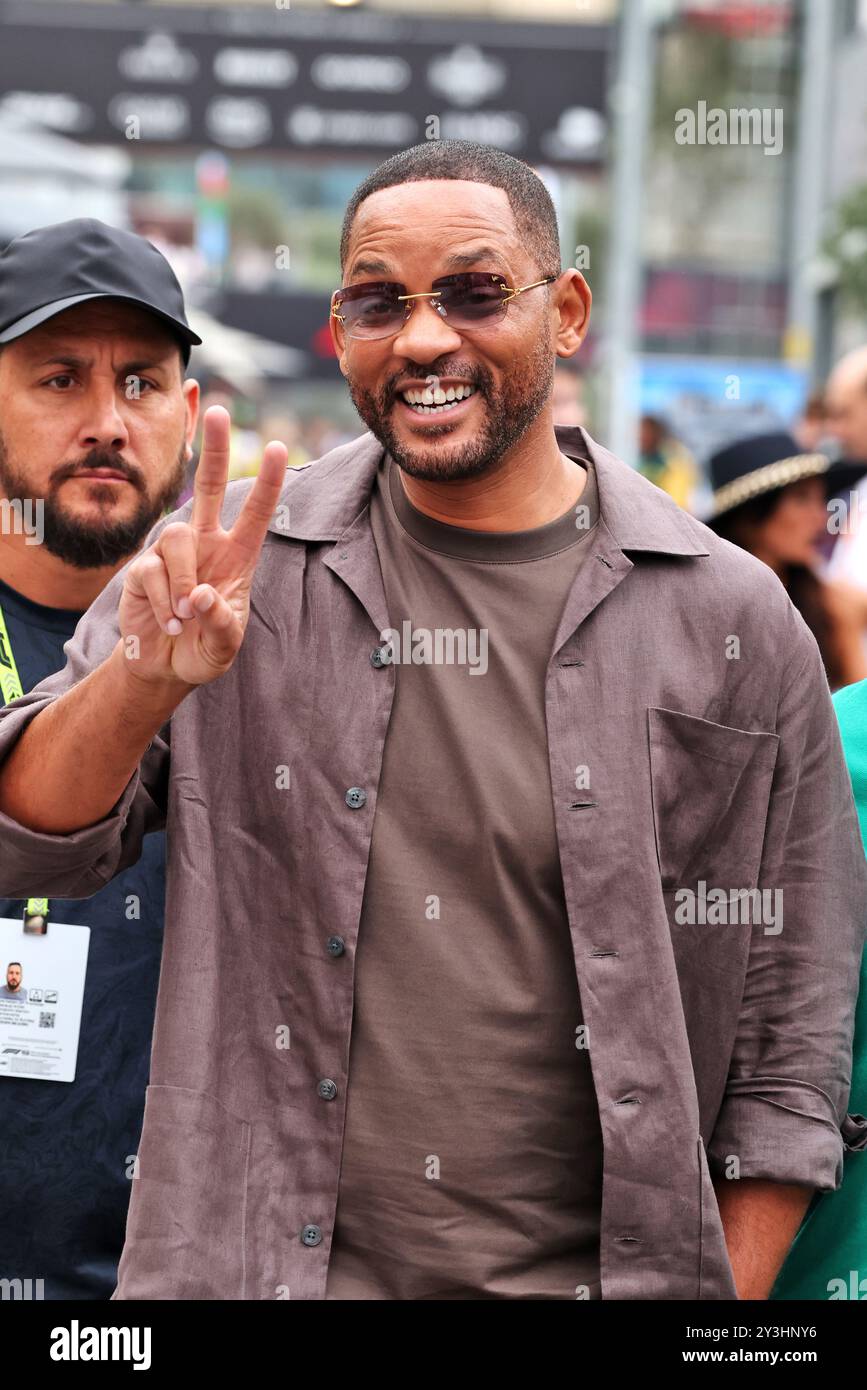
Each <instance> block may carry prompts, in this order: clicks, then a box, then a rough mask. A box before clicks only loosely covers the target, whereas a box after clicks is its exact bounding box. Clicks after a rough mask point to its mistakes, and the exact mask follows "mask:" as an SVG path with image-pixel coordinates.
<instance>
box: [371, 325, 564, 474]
mask: <svg viewBox="0 0 867 1390" xmlns="http://www.w3.org/2000/svg"><path fill="white" fill-rule="evenodd" d="M431 376H438V377H442V378H448V379H449V380H452V381H468V382H470V383H471V385H473V386H475V387H476V391H477V392H478V394H479V395H480V396H481V397H482V400H483V402H484V404H485V407H486V411H485V423H484V425H483V427H482V429H481V431H480V433H479V435H478V437H477V438H476V439H474V440H473V441H472V442H471V443H468V444H460V445H456V446H455V447H454V448H452V449H447V448H442V449H437V450H436V452H435V453H434V452H432V451H429V450H428V449H427V448H425V449H423V450H419V451H418V452H416V451H414V450H413V449H411V448H406V447H405V446H404V445H403V444H402V443H401V442H400V441H399V440H398V438H397V435H396V433H395V431H394V429H393V427H392V423H391V409H392V406H393V405H394V402H395V400H396V399H398V395H399V393H397V392H396V391H395V387H396V386H397V384H398V382H400V381H406V380H407V379H408V378H411V377H415V378H417V379H418V378H420V379H422V380H424V379H426V378H428V377H431ZM347 380H348V385H349V392H350V395H351V396H352V401H353V404H354V405H355V409H356V410H357V411H358V413H359V415H360V416H361V418H362V420H363V421H364V423H365V425H366V426H367V428H368V429H369V430H370V431H371V433H372V434H374V435H375V436H376V438H377V439H378V440H379V442H380V444H382V446H383V448H385V449H386V450H387V451H388V453H389V454H390V455H391V457H392V458H393V459H394V461H395V463H397V464H399V466H400V467H401V468H402V469H403V470H404V472H405V473H409V474H410V476H411V477H413V478H421V479H423V480H424V481H425V482H452V481H455V480H457V479H458V478H476V477H479V476H481V475H482V474H484V473H487V472H488V471H489V470H490V469H492V468H494V467H495V466H496V465H497V463H499V461H500V459H501V458H503V456H504V455H505V454H507V453H508V451H509V450H510V449H511V448H513V446H514V445H515V444H517V442H518V440H519V439H520V438H521V437H522V435H523V434H524V433H525V432H526V431H527V429H529V427H530V425H531V424H532V423H533V421H534V420H535V419H536V417H537V415H538V414H539V412H540V410H541V409H542V407H543V406H544V405H545V403H546V401H547V400H548V398H549V396H550V394H551V389H552V386H553V382H554V358H553V356H552V354H551V349H550V347H549V346H548V344H547V343H545V342H543V341H540V343H539V344H538V347H537V348H536V351H535V352H534V354H533V356H532V357H531V358H530V359H529V361H526V362H523V363H521V365H520V366H515V367H512V369H511V370H509V371H506V372H505V373H504V374H503V378H502V383H501V385H500V388H499V390H497V389H496V388H495V386H494V379H493V376H492V375H491V373H490V371H489V370H488V369H487V367H484V366H482V365H481V364H480V363H475V364H469V363H464V364H461V362H460V361H455V362H454V363H450V362H449V361H448V360H447V359H445V358H443V359H438V360H437V361H436V362H433V363H430V364H428V365H427V366H422V365H421V364H419V363H417V362H415V363H413V362H407V363H406V365H405V366H404V367H403V368H402V369H401V371H399V372H396V373H395V375H394V376H393V377H391V379H390V380H389V381H387V382H386V383H385V384H384V385H383V387H382V389H381V390H380V391H379V392H378V393H377V394H376V395H374V393H373V392H371V391H366V390H364V389H363V388H362V387H360V386H359V385H358V384H357V383H356V382H354V381H353V380H352V378H351V377H349V378H347ZM449 433H451V429H450V427H449V425H448V424H447V423H446V422H444V423H443V424H442V425H441V426H437V425H434V426H433V427H432V428H430V432H429V433H428V435H427V438H428V439H430V440H435V439H437V438H442V437H445V436H446V435H448V434H449Z"/></svg>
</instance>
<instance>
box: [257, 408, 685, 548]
mask: <svg viewBox="0 0 867 1390" xmlns="http://www.w3.org/2000/svg"><path fill="white" fill-rule="evenodd" d="M556 435H557V443H558V445H559V447H560V448H561V449H562V450H563V452H564V453H565V454H568V453H569V451H570V449H574V450H580V449H581V448H582V446H583V448H584V449H586V450H587V452H588V453H589V455H590V457H591V458H592V460H593V463H594V464H595V466H596V483H597V488H598V494H599V514H600V517H601V519H602V521H603V522H604V523H605V525H606V526H607V528H608V530H609V532H610V533H611V535H612V536H613V538H614V540H615V542H616V544H617V545H618V546H619V547H620V548H621V550H639V551H656V552H658V553H660V554H664V555H709V554H710V551H709V550H708V548H707V546H706V544H705V542H704V534H706V528H705V527H704V526H702V524H701V522H699V521H697V520H696V519H695V518H694V517H691V516H690V515H689V514H688V513H687V512H684V511H683V510H682V509H681V508H680V507H678V506H677V504H676V503H675V502H674V501H673V499H672V498H671V497H669V496H668V494H667V493H665V492H663V491H662V490H661V489H660V488H658V487H656V485H655V484H654V483H651V482H649V481H648V479H647V478H643V477H642V476H641V474H640V473H637V472H636V471H635V469H633V468H630V467H629V466H628V465H627V464H625V463H623V462H622V461H621V460H620V459H618V458H615V457H614V455H613V454H610V453H609V452H608V450H607V449H603V448H602V445H601V444H597V443H596V441H595V440H594V439H592V438H591V437H590V435H589V434H588V433H587V431H586V430H584V429H582V428H580V426H576V427H575V428H566V427H564V426H560V425H558V426H557V427H556ZM383 452H384V451H383V447H382V445H381V444H380V442H379V440H378V439H376V438H375V436H374V435H372V434H370V433H367V434H363V435H362V436H361V437H360V438H359V439H353V440H351V441H350V442H349V443H348V444H341V445H340V446H339V447H338V448H336V449H332V450H331V451H330V453H327V454H324V455H323V457H322V458H321V459H317V460H316V461H315V462H312V463H306V464H303V465H302V466H301V467H300V468H293V469H290V470H289V476H287V479H286V482H285V483H284V485H283V490H282V492H281V493H280V499H279V502H278V505H277V507H276V508H275V512H274V515H273V517H272V518H271V521H270V522H269V524H268V530H269V531H273V532H274V533H275V534H276V535H278V536H288V537H290V538H291V539H294V540H301V541H336V540H339V539H340V537H341V536H342V534H343V533H344V531H346V530H347V528H348V527H349V526H351V525H352V523H353V522H354V521H355V520H356V518H357V517H358V516H359V514H360V513H361V512H362V511H364V509H365V507H367V506H368V505H369V502H370V495H371V492H372V491H373V487H374V484H375V481H376V472H377V469H378V467H379V464H380V462H381V460H382V457H383Z"/></svg>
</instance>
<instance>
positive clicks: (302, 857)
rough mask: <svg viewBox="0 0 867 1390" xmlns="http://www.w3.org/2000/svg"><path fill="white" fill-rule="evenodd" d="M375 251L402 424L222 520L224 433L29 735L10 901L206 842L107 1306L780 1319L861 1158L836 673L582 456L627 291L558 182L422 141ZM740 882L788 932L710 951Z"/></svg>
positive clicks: (676, 521) (5, 781)
mask: <svg viewBox="0 0 867 1390" xmlns="http://www.w3.org/2000/svg"><path fill="white" fill-rule="evenodd" d="M341 258H342V269H343V275H342V280H343V283H342V286H341V288H340V289H339V290H338V291H336V292H335V294H334V297H333V301H332V321H333V332H334V336H335V341H336V344H337V348H338V352H339V360H340V367H341V371H342V372H343V374H344V375H345V377H346V379H347V382H348V384H349V388H350V391H351V392H352V396H353V399H354V401H355V403H356V405H357V407H358V410H359V412H360V413H361V415H362V418H363V419H364V421H365V423H366V424H367V425H368V427H369V432H368V433H367V434H365V435H364V436H363V437H362V438H361V439H359V440H357V441H354V442H352V443H350V444H347V445H343V446H341V447H340V448H338V449H336V450H334V451H333V452H331V453H330V454H327V455H326V456H325V457H324V458H322V459H320V460H318V461H317V462H315V463H313V464H309V465H305V466H304V467H302V468H300V469H297V470H292V471H290V472H289V473H288V474H286V473H285V464H286V453H285V449H282V448H281V447H280V446H277V445H273V444H272V445H270V446H268V448H267V449H266V450H265V454H264V458H263V463H262V468H261V471H260V474H259V476H258V478H256V479H255V480H254V481H252V482H250V481H242V482H238V483H235V484H231V485H229V486H227V477H228V460H227V445H228V427H229V420H228V416H227V415H226V413H225V412H224V411H222V410H219V409H215V410H213V411H209V412H208V413H207V416H206V420H205V448H204V450H203V453H202V458H201V461H200V463H199V468H198V471H197V475H196V484H195V495H194V498H193V500H192V502H191V503H190V504H188V505H186V506H184V507H183V508H181V509H180V510H179V511H178V512H177V513H175V514H174V515H173V516H172V517H170V518H167V519H165V520H163V521H161V522H159V523H158V524H157V525H156V527H155V528H154V529H153V531H152V532H151V534H150V537H149V544H148V547H147V548H146V550H145V551H144V553H143V554H142V555H140V556H138V557H136V558H135V559H134V560H132V561H131V562H130V564H129V565H127V566H126V567H125V568H124V570H122V571H121V572H119V573H118V574H117V575H116V576H115V577H114V578H113V579H112V580H111V582H110V583H109V585H108V586H107V588H106V589H105V591H104V592H103V593H102V594H101V595H100V597H99V598H98V599H97V600H96V602H95V603H94V604H93V606H92V607H91V609H90V611H89V612H88V614H87V615H86V617H85V618H84V620H83V621H82V623H81V624H80V625H79V628H78V630H77V632H76V635H75V638H74V639H73V641H72V642H71V643H70V644H69V645H68V647H67V657H68V662H67V667H66V670H65V671H64V672H63V673H62V674H61V675H59V676H57V677H54V678H52V679H50V680H48V681H43V682H42V683H41V685H40V686H39V687H38V688H37V689H36V690H35V691H34V692H32V694H31V695H29V696H26V697H24V699H23V700H20V701H18V702H17V704H16V705H14V706H11V707H10V708H8V709H7V710H6V711H5V712H0V759H2V760H3V761H2V763H0V837H2V849H3V853H2V857H0V887H3V886H6V888H7V891H9V890H11V889H12V888H13V887H14V889H15V891H18V892H25V893H26V892H31V891H35V889H36V887H37V884H39V885H43V886H44V888H45V890H46V891H66V892H77V893H81V894H88V893H92V892H94V891H95V890H96V889H98V888H100V887H101V886H102V885H103V884H104V883H106V882H107V881H108V880H110V879H111V878H112V877H113V875H115V874H117V873H118V872H119V871H121V870H122V869H123V868H125V867H126V866H127V865H129V864H130V863H131V862H133V861H134V860H135V858H136V856H137V855H138V853H139V852H140V847H141V843H142V836H143V834H144V833H145V832H146V831H148V830H150V829H154V828H158V827H161V826H162V825H164V824H166V823H167V824H168V838H169V900H170V901H171V902H172V904H173V908H174V910H173V912H172V913H171V915H170V918H169V920H167V923H166V941H165V967H164V969H163V972H162V979H161V988H160V998H159V1002H158V1008H157V1022H156V1028H155V1034H154V1048H153V1058H152V1073H151V1085H150V1087H149V1090H148V1099H147V1105H146V1112H145V1122H144V1130H143V1134H142V1142H141V1147H140V1152H139V1167H138V1177H137V1180H136V1182H135V1184H134V1193H133V1197H132V1203H131V1207H130V1218H129V1225H128V1229H127V1242H126V1246H125V1249H124V1255H123V1258H122V1260H121V1266H120V1270H119V1283H118V1290H117V1297H118V1298H122V1299H134V1298H161V1299H170V1298H246V1299H274V1298H278V1299H279V1298H291V1299H293V1300H297V1299H302V1300H303V1299H338V1300H342V1299H354V1298H357V1299H407V1300H428V1299H499V1298H506V1299H513V1298H514V1299H557V1300H571V1299H576V1298H578V1299H585V1298H589V1299H597V1298H605V1299H618V1298H628V1299H640V1298H650V1299H692V1298H700V1299H735V1298H737V1297H738V1296H740V1297H746V1298H765V1297H766V1296H767V1293H768V1291H769V1289H770V1286H771V1283H772V1281H773V1278H774V1275H775V1273H776V1271H777V1269H778V1268H779V1265H780V1263H781V1261H782V1258H783V1256H784V1254H785V1251H786V1249H787V1247H788V1245H789V1243H790V1241H791V1239H792V1237H793V1235H794V1233H795V1231H796V1229H797V1226H798V1223H799V1221H800V1219H801V1216H802V1214H803V1212H804V1210H805V1208H806V1205H807V1203H808V1201H809V1198H810V1194H811V1192H813V1191H815V1190H830V1189H833V1188H835V1186H837V1185H839V1182H840V1178H841V1174H842V1166H843V1152H844V1147H845V1146H849V1147H855V1146H858V1145H863V1143H864V1136H865V1133H867V1121H865V1120H864V1119H863V1118H862V1117H858V1116H850V1115H848V1114H847V1109H846V1102H847V1095H848V1087H849V1077H850V1069H851V1040H852V1021H853V1013H854V1003H855V996H856V993H857V987H858V967H859V962H860V955H861V949H862V944H863V934H864V920H865V909H867V870H865V863H864V859H863V856H862V855H861V852H860V843H859V838H858V831H857V825H856V819H855V812H854V807H853V803H852V794H851V788H850V785H849V780H848V776H847V773H846V768H845V765H844V763H843V759H842V755H841V752H840V746H839V738H838V735H837V731H836V724H835V721H834V718H833V712H832V708H831V704H830V698H829V693H828V687H827V683H826V681H825V678H824V674H823V671H822V666H821V661H820V658H819V655H818V651H817V648H816V644H815V642H814V641H813V639H812V637H811V635H810V633H809V631H808V630H807V628H806V627H805V625H804V623H803V622H802V621H801V619H800V618H799V616H798V614H797V612H796V611H795V610H794V609H793V608H792V605H791V604H790V603H789V601H788V599H787V597H786V595H785V592H784V591H783V589H782V587H781V586H780V585H779V583H778V581H777V580H776V579H775V578H774V576H773V575H772V574H771V572H770V571H769V570H768V569H767V568H766V567H765V566H763V565H761V564H760V563H759V562H757V561H754V560H753V559H752V558H751V557H750V556H748V555H746V554H744V553H743V552H740V551H736V550H734V549H733V548H732V547H730V546H728V545H726V544H725V543H724V542H722V541H720V540H719V539H717V537H716V536H714V535H713V533H712V532H710V531H708V530H707V529H706V528H705V527H703V526H702V525H701V524H700V523H698V522H697V521H695V520H694V519H693V518H691V517H689V516H688V515H687V514H686V513H684V512H682V511H681V510H680V509H679V508H678V507H677V506H676V505H675V504H674V502H673V501H672V500H671V499H670V498H669V497H667V496H666V495H665V494H664V493H662V492H660V491H659V490H658V489H657V488H655V487H654V486H653V485H652V484H651V483H649V482H647V481H646V480H645V479H643V478H641V477H639V476H638V475H637V474H635V473H634V472H633V471H632V470H631V469H629V468H628V467H627V466H626V465H625V464H623V463H621V462H620V461H618V460H617V459H615V458H613V457H612V456H611V455H610V454H609V453H607V452H606V450H605V449H602V448H600V447H599V446H598V445H597V444H596V443H594V441H593V440H592V439H591V438H590V436H589V435H588V434H587V433H586V432H585V431H584V430H583V429H580V428H573V429H565V430H563V429H557V428H556V426H555V423H554V420H553V418H552V406H551V389H552V374H553V369H554V363H555V360H556V359H557V358H568V357H570V356H572V355H573V354H575V353H576V352H577V351H578V349H579V348H580V345H581V342H582V340H583V337H584V335H585V333H586V331H587V323H588V314H589V309H590V293H589V290H588V288H587V286H586V284H585V283H584V280H583V278H582V276H581V275H580V274H579V273H578V271H577V270H574V269H568V270H565V271H564V270H561V267H560V260H559V250H558V238H557V227H556V222H555V217H554V210H553V207H552V205H551V201H550V198H549V197H548V194H547V192H546V191H545V188H544V186H543V185H542V183H541V182H540V181H539V179H538V178H537V177H536V176H535V175H534V174H533V172H532V171H531V170H530V169H529V168H528V167H527V166H526V165H524V164H522V163H521V162H520V161H518V160H515V159H513V158H511V157H510V156H508V155H505V154H502V153H500V152H498V151H496V150H491V149H488V148H485V147H481V146H477V145H474V144H468V143H463V142H441V143H431V144H428V145H423V146H418V147H416V148H414V149H411V150H408V151H406V152H405V153H402V154H399V155H396V156H395V157H394V158H392V159H390V160H388V161H387V162H386V163H385V164H384V165H382V166H381V167H380V168H379V169H377V170H376V171H375V172H374V173H373V174H372V175H371V177H370V178H369V179H368V180H367V181H366V182H365V183H364V184H362V186H361V187H360V188H359V190H358V191H357V192H356V194H355V195H354V197H353V198H352V200H351V202H350V205H349V208H348V209H347V213H346V219H345V224H344V231H343V241H342V253H341ZM395 634H400V638H401V645H400V648H399V649H398V646H397V643H396V640H395ZM407 650H409V655H410V659H409V660H407ZM482 650H484V654H485V661H484V669H483V670H482V668H481V664H480V663H479V662H478V661H476V660H474V659H473V658H474V657H475V656H478V654H479V653H481V652H482ZM206 687H207V688H206ZM73 789H74V797H73V796H71V795H70V793H71V792H72V791H73ZM708 885H710V886H711V887H712V889H713V890H714V893H715V894H718V893H723V894H724V895H726V902H728V894H729V893H730V892H732V893H735V894H736V895H738V896H737V897H736V899H735V902H736V904H737V903H741V905H742V901H743V899H742V895H745V897H746V901H747V903H753V902H754V901H757V902H758V903H759V905H761V902H762V901H763V900H764V893H765V892H767V891H768V890H775V889H776V890H779V891H780V892H781V893H782V905H783V911H784V923H783V924H782V929H780V921H779V920H778V914H775V920H774V922H773V923H771V924H770V929H767V927H768V924H767V923H765V922H763V920H762V918H761V913H760V912H759V914H758V915H757V916H756V917H754V918H751V917H750V916H749V915H748V914H746V913H744V912H743V911H741V913H740V915H739V913H738V909H737V906H735V908H734V910H733V914H731V915H723V916H720V914H719V913H717V914H716V916H715V917H714V918H713V921H711V914H710V913H707V914H706V915H703V916H702V919H701V925H698V926H697V925H694V924H690V919H689V918H684V917H683V915H682V914H681V912H680V910H679V906H678V905H679V903H680V902H681V901H682V899H683V895H684V894H686V896H687V898H689V897H690V896H692V897H693V898H695V896H696V895H697V894H702V893H704V890H705V889H706V887H707V886H708ZM709 896H710V895H709V894H706V895H705V897H704V898H703V901H706V900H707V898H708V897H709ZM713 901H716V899H713ZM774 901H775V902H777V901H779V900H778V899H774ZM691 921H692V923H694V922H695V916H694V915H693V917H692V919H691ZM263 923H264V924H265V929H264V930H263V928H262V924H263ZM603 1193H604V1201H603Z"/></svg>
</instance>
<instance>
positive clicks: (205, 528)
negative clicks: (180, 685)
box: [118, 406, 288, 685]
mask: <svg viewBox="0 0 867 1390" xmlns="http://www.w3.org/2000/svg"><path fill="white" fill-rule="evenodd" d="M230 425H231V421H230V418H229V413H228V411H227V410H224V409H223V407H222V406H212V407H211V408H210V410H207V411H206V412H205V416H204V432H203V441H202V455H201V458H200V460H199V466H198V468H197V469H196V479H195V488H194V495H193V511H192V515H191V517H190V520H189V521H188V522H182V521H173V522H172V523H171V524H170V525H168V526H167V527H166V528H165V530H164V531H162V532H161V534H160V536H159V537H158V538H157V540H156V541H155V542H154V544H153V545H152V546H149V547H148V549H147V550H145V551H144V552H143V553H142V554H141V555H140V556H139V557H138V559H136V560H135V561H134V562H133V563H132V564H131V565H130V567H129V570H128V571H127V576H126V581H125V583H124V587H123V593H122V594H121V599H120V605H119V609H118V620H119V623H120V630H121V635H122V637H123V638H124V647H125V649H126V651H127V655H128V656H131V657H133V658H134V660H133V665H134V667H135V671H136V675H137V676H139V677H140V678H142V679H144V680H147V681H153V682H155V683H165V682H169V683H171V682H173V681H174V680H179V681H184V682H186V683H187V684H188V685H204V684H206V683H207V682H208V681H212V680H215V679H216V677H217V676H221V675H223V673H224V672H225V671H227V670H228V669H229V667H230V666H231V664H232V662H233V661H234V660H235V657H236V656H237V654H238V651H239V649H240V646H241V643H242V641H243V640H244V630H245V628H246V626H247V619H248V617H249V614H250V589H251V586H252V583H253V575H254V573H255V570H256V565H257V563H258V560H259V554H260V552H261V549H262V544H263V542H264V539H265V533H266V531H267V528H268V522H269V521H270V520H271V517H272V516H273V514H274V509H275V507H276V505H277V500H278V498H279V496H280V491H281V489H282V487H283V483H284V481H285V474H286V467H287V464H288V455H287V451H286V448H285V446H284V445H283V444H278V443H275V442H272V443H270V444H267V445H266V446H265V452H264V455H263V458H262V465H261V467H260V469H259V474H258V476H257V478H256V480H255V482H254V483H253V486H252V487H251V488H250V491H249V492H248V494H247V496H246V498H245V500H244V505H243V507H242V508H241V511H240V512H239V514H238V517H237V520H236V521H235V523H234V525H233V526H232V528H231V530H229V531H225V530H224V529H223V527H222V526H221V524H220V509H221V507H222V504H223V498H224V496H225V492H226V483H227V481H228V476H229V430H230ZM130 638H136V639H137V641H135V642H130V641H129V640H128V639H130Z"/></svg>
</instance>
